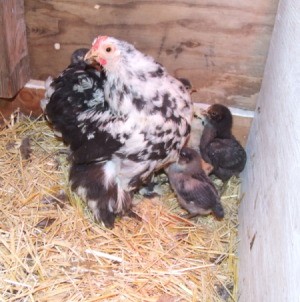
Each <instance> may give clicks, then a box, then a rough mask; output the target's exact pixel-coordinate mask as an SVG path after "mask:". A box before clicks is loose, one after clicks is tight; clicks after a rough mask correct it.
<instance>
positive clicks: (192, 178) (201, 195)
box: [166, 147, 224, 219]
mask: <svg viewBox="0 0 300 302" xmlns="http://www.w3.org/2000/svg"><path fill="white" fill-rule="evenodd" d="M166 172H167V175H168V178H169V181H170V184H171V187H172V188H173V190H174V191H175V193H176V195H177V198H178V201H179V204H180V205H181V206H182V207H183V208H184V209H186V210H187V211H188V212H189V215H188V217H189V218H191V217H194V216H197V215H208V214H210V213H213V214H214V215H215V216H216V217H217V218H219V219H220V218H223V217H224V210H223V207H222V205H221V203H220V197H219V195H218V192H217V190H216V188H215V186H214V184H213V183H212V181H211V180H210V178H209V177H208V176H207V175H206V173H205V171H204V170H203V169H202V168H201V157H200V154H199V153H198V152H197V151H196V150H194V149H191V148H187V147H184V148H183V149H182V150H181V152H180V157H179V160H178V161H177V162H175V163H172V164H171V165H170V166H169V167H168V168H167V169H166Z"/></svg>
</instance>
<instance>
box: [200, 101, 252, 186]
mask: <svg viewBox="0 0 300 302" xmlns="http://www.w3.org/2000/svg"><path fill="white" fill-rule="evenodd" d="M232 123H233V121H232V114H231V112H230V110H229V109H228V108H227V107H226V106H224V105H221V104H214V105H211V106H210V107H209V108H208V110H207V124H206V125H205V127H204V130H203V133H202V136H201V140H200V152H201V156H202V158H203V159H204V161H206V162H207V163H210V164H211V165H212V166H213V171H212V173H213V174H215V175H216V176H217V177H218V178H220V179H221V180H222V181H227V180H228V179H229V178H230V177H231V176H233V175H236V176H238V174H239V173H240V172H241V171H242V170H243V169H244V167H245V164H246V160H247V155H246V152H245V150H244V148H243V147H242V146H241V144H240V143H239V142H238V141H237V140H236V138H235V137H234V136H233V135H232V132H231V129H232Z"/></svg>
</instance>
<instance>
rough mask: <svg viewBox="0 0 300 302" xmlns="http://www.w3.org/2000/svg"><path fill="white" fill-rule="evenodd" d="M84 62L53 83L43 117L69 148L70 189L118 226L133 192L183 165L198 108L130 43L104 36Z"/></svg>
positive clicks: (99, 218) (103, 218)
mask: <svg viewBox="0 0 300 302" xmlns="http://www.w3.org/2000/svg"><path fill="white" fill-rule="evenodd" d="M86 62H87V63H85V62H82V61H80V62H79V63H75V64H72V65H71V66H70V67H69V68H67V69H66V70H65V71H64V72H63V73H62V74H61V75H60V76H59V77H58V78H57V79H55V80H54V81H53V82H52V83H51V85H50V87H49V88H48V89H47V92H46V96H47V98H48V99H49V102H48V104H47V105H46V108H45V113H46V114H47V116H48V118H49V120H50V121H51V122H52V124H53V126H54V128H55V129H57V130H58V131H60V132H61V133H62V137H63V139H64V140H65V141H66V142H67V143H68V144H70V149H71V151H72V156H71V158H72V163H71V170H70V183H71V187H72V189H73V190H74V191H75V192H76V193H77V194H78V195H79V196H80V197H81V198H82V199H84V200H85V201H86V203H87V204H88V206H89V208H90V209H91V211H92V212H93V215H94V217H95V219H96V220H97V221H102V222H103V223H104V224H105V225H106V226H107V227H112V226H113V225H114V220H115V217H116V215H118V214H120V215H122V214H124V213H125V212H126V211H127V210H129V209H130V207H131V203H132V194H133V192H134V191H135V190H136V189H137V188H139V186H140V185H141V184H142V183H144V182H146V181H147V179H148V178H149V177H151V175H152V173H153V172H154V171H156V170H159V169H161V168H163V167H164V166H166V165H167V164H169V163H171V162H173V161H176V160H177V158H178V153H179V151H180V149H181V148H182V146H183V145H184V143H185V141H186V139H187V138H188V135H189V132H190V123H191V118H192V104H191V100H190V97H189V94H188V93H187V91H186V90H185V88H184V87H183V85H182V84H181V83H180V82H179V81H177V80H176V79H175V78H173V77H171V76H170V75H169V74H168V73H167V71H166V70H165V69H164V68H163V67H162V66H161V65H160V64H158V63H156V62H155V61H154V60H153V58H151V57H149V56H146V55H144V54H142V53H141V52H139V51H138V50H136V49H135V48H134V47H133V46H132V45H130V44H128V43H126V42H124V41H119V40H116V39H114V38H108V37H99V38H98V39H96V40H95V42H94V44H93V46H92V49H91V50H90V51H89V52H88V54H87V55H86ZM99 64H100V65H102V67H103V69H101V70H98V69H99V68H95V67H94V66H99Z"/></svg>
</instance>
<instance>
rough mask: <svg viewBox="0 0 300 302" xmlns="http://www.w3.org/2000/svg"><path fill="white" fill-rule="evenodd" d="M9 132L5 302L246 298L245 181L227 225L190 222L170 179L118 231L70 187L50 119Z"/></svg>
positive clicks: (1, 180)
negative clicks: (240, 249) (240, 270)
mask: <svg viewBox="0 0 300 302" xmlns="http://www.w3.org/2000/svg"><path fill="white" fill-rule="evenodd" d="M0 136H1V138H0V167H1V174H0V200H1V207H0V301H84V302H91V301H149V302H157V301H158V302H175V301H194V302H195V301H236V299H237V285H236V284H237V274H236V266H237V257H236V244H237V229H236V227H237V208H238V204H239V199H238V195H239V182H238V180H237V179H232V180H231V181H230V182H229V183H228V185H227V189H226V191H225V193H224V194H223V196H222V203H223V205H224V208H225V212H226V217H225V219H224V220H222V221H217V220H216V219H215V218H214V217H213V216H208V217H199V218H197V219H193V220H186V219H184V218H182V217H181V215H182V214H184V213H185V211H184V210H182V209H181V208H180V207H179V206H178V204H177V202H176V198H175V196H174V194H173V193H172V191H171V190H170V188H169V185H168V184H167V183H166V184H163V185H162V187H161V190H162V192H163V195H162V196H161V197H156V198H152V199H145V198H144V199H143V198H142V197H141V196H140V195H138V194H137V195H136V196H135V206H134V212H135V213H136V214H137V217H123V218H122V219H119V220H118V221H117V222H116V225H115V228H114V229H113V230H108V229H105V228H104V227H102V226H101V225H98V224H96V223H94V222H93V220H92V218H91V215H90V214H89V212H88V211H87V209H86V208H85V205H84V204H82V203H81V201H80V199H79V198H77V197H76V196H75V195H73V194H72V192H71V191H70V189H69V187H68V161H67V149H66V147H65V146H64V145H63V143H62V142H60V141H58V140H57V139H56V138H55V137H54V135H53V133H52V131H51V130H50V129H49V127H48V125H47V124H46V123H45V121H44V120H43V119H42V118H39V119H36V120H32V119H30V118H28V117H24V116H22V115H20V114H17V113H16V114H14V115H13V116H12V117H11V119H10V120H8V121H6V122H5V125H3V127H2V129H1V131H0ZM162 177H163V176H162ZM216 184H217V185H218V183H217V182H216Z"/></svg>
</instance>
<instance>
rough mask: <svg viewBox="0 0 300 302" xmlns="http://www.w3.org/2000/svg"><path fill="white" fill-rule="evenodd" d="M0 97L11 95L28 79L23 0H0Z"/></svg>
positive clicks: (9, 96)
mask: <svg viewBox="0 0 300 302" xmlns="http://www.w3.org/2000/svg"><path fill="white" fill-rule="evenodd" d="M0 58H1V59H0V97H3V98H11V97H13V96H14V95H15V94H16V93H17V92H18V91H19V90H20V89H21V88H22V87H23V86H24V85H25V83H26V82H27V81H28V80H29V78H30V69H29V55H28V48H27V41H26V26H25V20H24V3H23V0H5V1H4V0H0Z"/></svg>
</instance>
